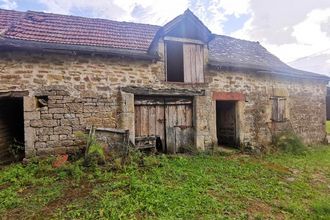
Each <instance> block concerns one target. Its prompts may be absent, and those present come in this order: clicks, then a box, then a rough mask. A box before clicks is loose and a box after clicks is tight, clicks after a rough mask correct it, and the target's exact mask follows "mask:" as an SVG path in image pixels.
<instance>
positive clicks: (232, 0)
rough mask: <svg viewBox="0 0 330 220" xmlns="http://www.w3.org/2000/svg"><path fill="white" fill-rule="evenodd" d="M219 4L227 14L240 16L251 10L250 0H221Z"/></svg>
mask: <svg viewBox="0 0 330 220" xmlns="http://www.w3.org/2000/svg"><path fill="white" fill-rule="evenodd" d="M218 5H219V7H221V8H223V9H224V13H225V14H226V15H235V16H236V17H239V16H240V15H241V14H247V13H249V12H250V0H219V1H218Z"/></svg>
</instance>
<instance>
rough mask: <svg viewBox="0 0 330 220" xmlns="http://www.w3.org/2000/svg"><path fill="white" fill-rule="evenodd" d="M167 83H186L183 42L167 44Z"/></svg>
mask: <svg viewBox="0 0 330 220" xmlns="http://www.w3.org/2000/svg"><path fill="white" fill-rule="evenodd" d="M166 60H167V63H166V67H167V72H166V73H167V81H169V82H184V69H183V44H182V43H181V42H170V41H169V42H167V43H166Z"/></svg>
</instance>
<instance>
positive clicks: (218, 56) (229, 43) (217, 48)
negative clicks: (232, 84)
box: [209, 35, 321, 77]
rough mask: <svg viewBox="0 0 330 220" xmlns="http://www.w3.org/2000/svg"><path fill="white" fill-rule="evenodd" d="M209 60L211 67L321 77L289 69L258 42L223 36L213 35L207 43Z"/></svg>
mask: <svg viewBox="0 0 330 220" xmlns="http://www.w3.org/2000/svg"><path fill="white" fill-rule="evenodd" d="M209 59H210V63H211V65H215V66H232V67H244V68H250V69H257V70H260V71H267V72H275V71H277V72H282V73H284V74H285V73H288V74H291V75H298V76H299V75H300V76H301V75H304V76H307V75H308V76H314V77H319V76H321V75H319V74H315V73H310V72H307V71H301V70H297V69H294V68H292V67H290V66H289V65H287V64H285V63H283V62H282V61H281V60H280V59H279V58H277V57H276V56H274V55H273V54H271V53H270V52H268V51H267V50H266V48H264V47H263V46H262V45H261V44H260V43H259V42H252V41H247V40H240V39H236V38H233V37H228V36H223V35H215V37H214V39H213V40H212V41H211V42H210V43H209Z"/></svg>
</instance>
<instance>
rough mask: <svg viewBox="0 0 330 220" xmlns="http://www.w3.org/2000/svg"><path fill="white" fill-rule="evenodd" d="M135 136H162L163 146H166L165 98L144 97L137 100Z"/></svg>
mask: <svg viewBox="0 0 330 220" xmlns="http://www.w3.org/2000/svg"><path fill="white" fill-rule="evenodd" d="M135 136H136V137H150V136H158V137H160V141H161V146H162V147H163V150H164V147H165V113H164V99H162V98H154V97H143V98H141V99H136V100H135Z"/></svg>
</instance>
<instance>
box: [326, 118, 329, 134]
mask: <svg viewBox="0 0 330 220" xmlns="http://www.w3.org/2000/svg"><path fill="white" fill-rule="evenodd" d="M326 131H327V133H330V121H327V122H326Z"/></svg>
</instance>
